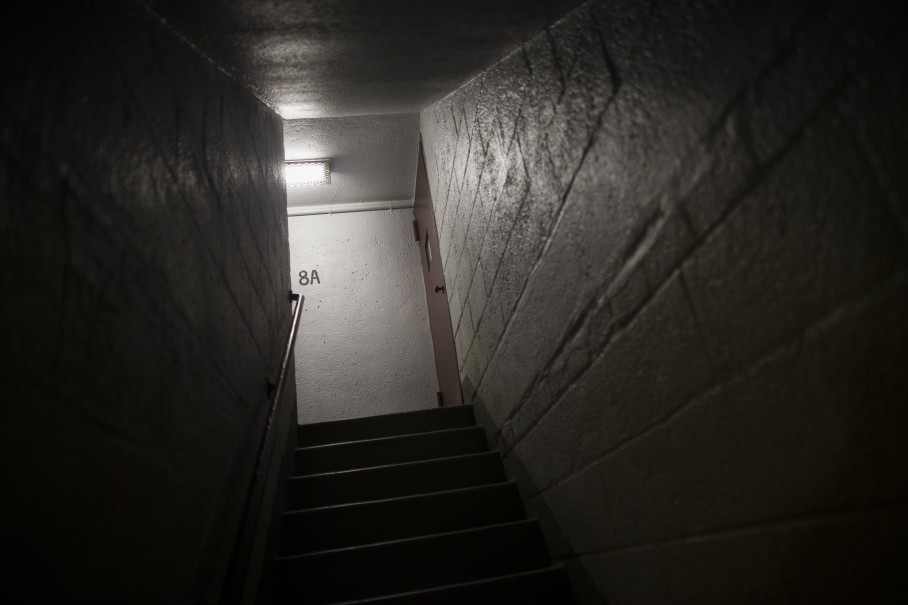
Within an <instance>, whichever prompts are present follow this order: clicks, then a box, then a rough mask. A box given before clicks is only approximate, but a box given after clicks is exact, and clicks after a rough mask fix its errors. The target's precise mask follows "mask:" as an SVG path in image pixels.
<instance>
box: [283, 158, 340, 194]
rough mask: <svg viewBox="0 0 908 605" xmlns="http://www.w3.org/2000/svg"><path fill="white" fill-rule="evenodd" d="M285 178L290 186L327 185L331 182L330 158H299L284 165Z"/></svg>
mask: <svg viewBox="0 0 908 605" xmlns="http://www.w3.org/2000/svg"><path fill="white" fill-rule="evenodd" d="M284 179H286V181H287V186H288V187H300V186H306V185H327V184H329V183H330V182H331V171H330V170H329V169H328V160H305V161H302V160H297V161H289V162H287V163H286V164H285V165H284Z"/></svg>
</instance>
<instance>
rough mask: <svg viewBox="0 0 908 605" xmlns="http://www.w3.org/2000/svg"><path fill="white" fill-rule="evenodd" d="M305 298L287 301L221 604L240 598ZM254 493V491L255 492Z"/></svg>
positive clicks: (292, 295)
mask: <svg viewBox="0 0 908 605" xmlns="http://www.w3.org/2000/svg"><path fill="white" fill-rule="evenodd" d="M305 300H306V297H305V296H303V295H301V294H295V293H294V292H293V291H292V290H291V291H290V302H294V301H295V302H296V307H295V308H294V309H293V318H292V319H291V321H290V334H288V335H287V344H286V346H285V347H284V353H283V355H282V356H281V365H280V369H279V370H278V375H277V381H276V382H275V383H274V384H269V385H268V396H269V398H270V402H269V406H268V417H267V419H266V421H265V431H264V433H263V434H262V440H261V442H260V443H259V449H258V455H257V457H256V461H255V470H254V472H253V474H252V479H251V481H250V482H249V490H248V491H247V493H246V501H245V503H244V504H243V514H242V516H241V517H240V526H239V530H238V532H237V538H236V543H235V544H234V548H233V553H232V555H231V558H230V567H229V568H228V571H227V577H226V578H225V583H224V592H223V593H222V594H221V601H222V602H224V603H236V602H239V601H240V600H241V599H242V594H243V591H244V589H245V581H246V577H245V576H246V571H247V568H248V565H249V557H250V551H251V549H252V546H253V544H252V543H253V539H254V535H255V528H256V525H257V524H258V513H259V509H260V508H261V498H262V496H263V494H262V493H261V492H262V491H263V490H264V476H265V474H266V472H267V468H268V465H267V462H268V458H269V457H270V454H271V445H272V441H274V419H275V417H276V416H277V409H278V405H279V404H280V401H281V396H282V395H283V394H284V385H285V384H286V383H287V374H288V373H289V367H288V366H289V365H290V358H291V357H292V356H293V346H294V344H295V343H296V333H297V331H298V330H299V323H300V315H301V312H302V310H303V302H304V301H305ZM257 492H258V493H257ZM255 500H258V506H253V502H254V501H255Z"/></svg>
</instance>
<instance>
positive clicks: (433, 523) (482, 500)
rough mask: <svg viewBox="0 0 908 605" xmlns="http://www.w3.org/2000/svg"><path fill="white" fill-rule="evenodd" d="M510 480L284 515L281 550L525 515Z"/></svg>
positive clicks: (485, 523)
mask: <svg viewBox="0 0 908 605" xmlns="http://www.w3.org/2000/svg"><path fill="white" fill-rule="evenodd" d="M525 518H526V514H525V512H524V509H523V503H522V502H521V501H520V495H519V493H518V492H517V487H516V485H515V483H514V482H513V481H506V482H503V483H493V484H488V485H479V486H471V487H466V488H461V489H454V490H446V491H439V492H430V493H427V494H416V495H410V496H401V497H398V498H388V499H384V500H372V501H366V502H356V503H350V504H339V505H334V506H324V507H317V508H310V509H304V510H299V511H293V512H286V513H284V518H283V522H282V534H283V539H282V541H281V551H282V552H283V553H285V554H294V553H304V552H315V551H318V550H322V549H325V548H328V547H331V546H333V547H337V548H340V547H347V546H355V545H364V544H369V543H377V542H381V541H389V540H395V539H404V538H414V537H418V536H425V535H432V534H437V533H443V532H448V531H457V530H462V529H468V528H472V527H482V526H488V525H494V524H497V523H503V522H508V521H518V520H521V519H525Z"/></svg>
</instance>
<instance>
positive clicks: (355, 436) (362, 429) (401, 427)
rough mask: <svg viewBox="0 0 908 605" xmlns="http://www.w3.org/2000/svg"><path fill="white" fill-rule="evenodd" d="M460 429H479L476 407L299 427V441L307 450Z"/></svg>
mask: <svg viewBox="0 0 908 605" xmlns="http://www.w3.org/2000/svg"><path fill="white" fill-rule="evenodd" d="M459 426H463V427H467V426H476V423H475V421H474V415H473V406H471V405H461V406H454V407H447V408H428V409H423V410H413V411H409V412H397V413H394V414H383V415H380V416H366V417H362V418H348V419H344V420H330V421H327V422H316V423H309V424H301V425H299V426H298V427H297V440H298V443H300V444H301V445H303V446H312V445H320V444H325V443H334V442H338V441H355V440H359V439H368V438H372V437H380V436H392V435H406V434H411V433H424V432H428V431H432V430H436V429H440V428H455V427H459Z"/></svg>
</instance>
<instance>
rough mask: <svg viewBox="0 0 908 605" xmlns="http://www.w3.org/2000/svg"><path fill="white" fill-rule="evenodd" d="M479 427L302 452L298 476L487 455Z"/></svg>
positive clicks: (298, 457) (298, 452) (298, 456)
mask: <svg viewBox="0 0 908 605" xmlns="http://www.w3.org/2000/svg"><path fill="white" fill-rule="evenodd" d="M488 449H489V448H488V444H487V442H486V439H485V433H484V432H483V431H482V429H480V428H478V427H470V428H465V429H456V430H447V431H436V432H432V433H422V434H418V435H408V436H403V437H394V438H385V439H379V440H372V441H359V442H354V443H341V444H337V445H326V446H319V447H309V448H301V449H298V450H296V452H295V453H294V462H295V466H296V474H297V475H309V474H313V473H327V472H332V471H343V470H349V469H355V468H366V467H370V466H379V465H383V464H396V463H400V462H413V461H416V460H429V459H431V458H444V457H446V456H458V455H461V454H475V453H479V452H484V451H488Z"/></svg>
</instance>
